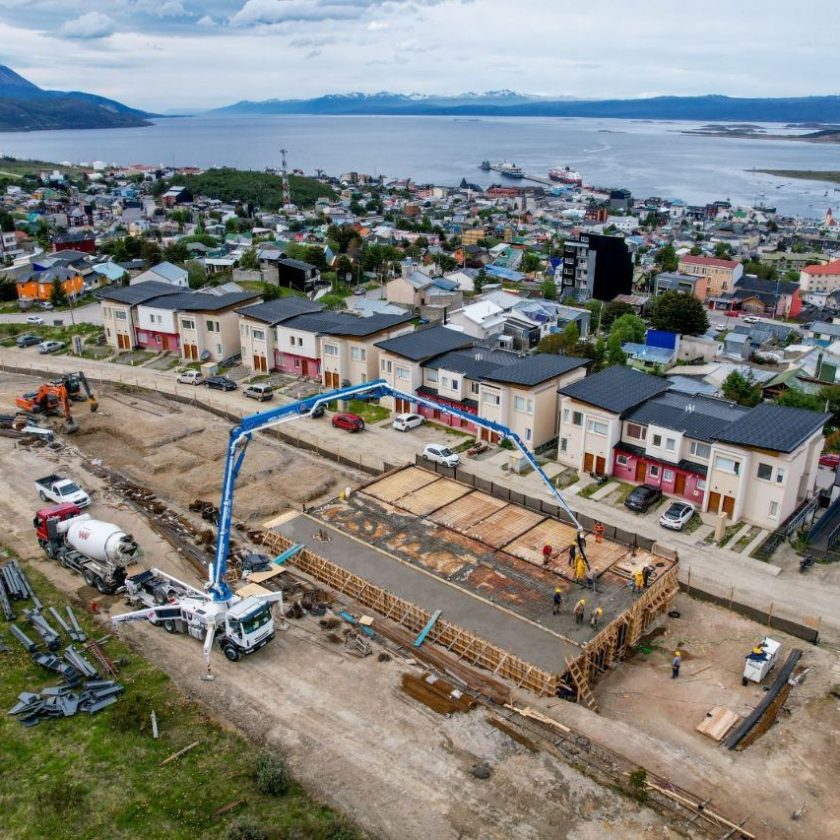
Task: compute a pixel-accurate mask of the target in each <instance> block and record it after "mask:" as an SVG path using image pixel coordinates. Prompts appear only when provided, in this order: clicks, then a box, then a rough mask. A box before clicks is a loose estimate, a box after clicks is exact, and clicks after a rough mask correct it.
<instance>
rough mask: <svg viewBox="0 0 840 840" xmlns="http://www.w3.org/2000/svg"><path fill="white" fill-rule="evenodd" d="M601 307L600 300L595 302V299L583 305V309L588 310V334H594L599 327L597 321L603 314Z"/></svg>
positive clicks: (602, 305)
mask: <svg viewBox="0 0 840 840" xmlns="http://www.w3.org/2000/svg"><path fill="white" fill-rule="evenodd" d="M603 307H604V304H603V303H601V301H600V300H595V298H592V300H588V301H586V303H584V304H583V308H584V309H588V310H589V332H591V333H595V332H596V331H597V330H598V328H599V326H600V324H599V321H600V320H601V317H602V315H603V312H604V308H603Z"/></svg>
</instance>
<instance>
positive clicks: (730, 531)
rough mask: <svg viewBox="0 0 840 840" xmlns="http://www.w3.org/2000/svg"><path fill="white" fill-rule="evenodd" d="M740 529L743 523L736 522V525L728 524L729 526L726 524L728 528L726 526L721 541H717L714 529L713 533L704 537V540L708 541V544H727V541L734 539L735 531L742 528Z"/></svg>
mask: <svg viewBox="0 0 840 840" xmlns="http://www.w3.org/2000/svg"><path fill="white" fill-rule="evenodd" d="M740 529H741V525H740V524H736V525H727V526H726V528H725V529H724V531H723V538H722V539H721V541H720V542H717V541H716V540H715V532H714V531H712V533H711V534H709V535H708V536H707V537H706V539H704V540H703V542H704V543H707V544H708V545H715V544H716V545H726V543H727V542H728V541H729V540H731V539H732V537H733V536H734V535H735V532H736V531H738V530H740Z"/></svg>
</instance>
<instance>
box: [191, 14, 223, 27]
mask: <svg viewBox="0 0 840 840" xmlns="http://www.w3.org/2000/svg"><path fill="white" fill-rule="evenodd" d="M196 23H197V25H198V26H218V24H217V23H216V21H215V20H213V18H211V17H210V15H204V17H203V18H199V20H197V21H196Z"/></svg>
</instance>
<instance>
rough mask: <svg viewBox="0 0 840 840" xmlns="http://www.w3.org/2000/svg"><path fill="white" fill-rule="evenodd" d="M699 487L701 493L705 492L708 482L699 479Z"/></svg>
mask: <svg viewBox="0 0 840 840" xmlns="http://www.w3.org/2000/svg"><path fill="white" fill-rule="evenodd" d="M697 489H698V490H699V491H700V492H701V493H705V492H706V482H705V481H698V482H697Z"/></svg>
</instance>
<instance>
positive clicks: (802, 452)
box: [558, 366, 830, 530]
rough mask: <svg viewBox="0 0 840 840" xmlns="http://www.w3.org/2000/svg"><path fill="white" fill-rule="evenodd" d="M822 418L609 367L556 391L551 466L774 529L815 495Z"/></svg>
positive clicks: (820, 449) (626, 369) (821, 416)
mask: <svg viewBox="0 0 840 840" xmlns="http://www.w3.org/2000/svg"><path fill="white" fill-rule="evenodd" d="M829 417H830V415H828V414H822V413H819V412H812V411H805V410H802V409H794V408H787V407H785V406H777V405H770V404H760V405H758V406H756V407H755V408H744V407H742V406H738V405H735V404H733V403H729V402H727V401H725V400H720V399H716V398H714V397H706V396H700V395H696V394H682V393H677V392H672V391H668V383H667V382H666V381H664V380H662V379H660V378H659V377H655V376H650V375H648V374H645V373H640V372H637V371H633V370H630V369H628V368H624V367H620V366H619V367H612V368H607V369H606V370H604V371H601V372H600V373H598V374H595V375H593V376H591V377H588V378H587V379H584V380H582V381H580V382H577V383H574V384H572V385H570V386H566V387H564V388H561V401H560V424H559V425H560V433H559V445H558V460H559V461H560V462H561V463H564V464H566V465H567V466H571V467H574V468H576V469H579V470H584V471H587V472H597V473H599V474H604V475H613V476H615V477H617V478H620V479H622V480H624V481H629V482H633V483H639V484H641V483H644V484H649V485H653V486H655V487H659V488H660V489H661V490H662V492H663V493H665V494H667V495H671V496H677V497H680V498H684V499H687V500H688V501H691V502H693V503H694V504H696V505H697V507H698V509H699V510H702V511H707V512H712V513H724V514H725V515H726V516H727V517H728V518H729V519H730V520H731V521H732V522H733V523H734V522H739V521H741V520H743V521H745V522H748V523H750V524H753V525H757V526H759V527H761V528H768V529H771V530H772V529H775V528H777V527H778V526H779V525H780V524H781V523H782V522H783V521H784V520H785V519H786V518H787V517H788V516H790V515H791V513H793V511H794V510H795V509H796V507H797V505H798V504H799V503H800V502H801V501H802V500H803V499H806V498H809V497H810V496H812V495H813V493H814V492H815V482H816V473H817V467H818V461H819V455H820V452H821V451H822V447H823V433H822V430H823V426H824V425H825V423H826V421H827V420H828V419H829Z"/></svg>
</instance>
